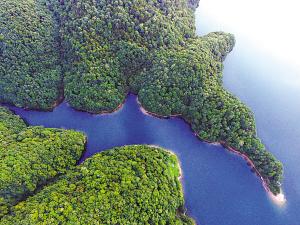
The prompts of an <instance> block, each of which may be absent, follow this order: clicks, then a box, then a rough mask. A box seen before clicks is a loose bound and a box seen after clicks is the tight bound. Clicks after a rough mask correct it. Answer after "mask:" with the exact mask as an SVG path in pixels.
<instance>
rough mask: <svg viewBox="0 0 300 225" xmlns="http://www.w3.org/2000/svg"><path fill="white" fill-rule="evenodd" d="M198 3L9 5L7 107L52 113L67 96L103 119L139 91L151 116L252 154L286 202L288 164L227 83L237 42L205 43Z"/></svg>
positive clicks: (0, 60)
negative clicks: (199, 32)
mask: <svg viewBox="0 0 300 225" xmlns="http://www.w3.org/2000/svg"><path fill="white" fill-rule="evenodd" d="M198 2H199V1H194V0H189V1H186V0H158V1H154V0H150V1H148V0H147V1H146V0H131V1H127V0H110V1H105V0H99V1H85V0H76V1H66V0H59V1H57V0H55V1H54V0H30V1H29V0H25V1H22V2H21V1H17V0H6V1H1V2H0V18H1V21H2V22H1V23H0V31H1V33H0V76H1V79H0V101H1V102H5V103H11V104H14V105H16V106H20V107H25V108H29V109H39V110H51V109H52V108H53V107H54V106H55V105H56V103H57V102H58V100H61V99H63V98H65V99H66V100H67V101H68V103H69V104H70V105H71V106H72V107H74V108H76V109H78V110H83V111H89V112H94V113H101V112H111V111H113V110H115V109H116V108H117V107H118V106H119V105H120V104H121V103H122V102H123V101H124V99H125V97H126V95H127V94H128V92H133V93H135V94H137V95H138V97H139V100H140V102H141V104H142V106H143V107H144V108H145V109H146V110H147V111H149V112H152V113H155V114H157V115H160V116H169V115H173V114H176V115H181V117H182V118H184V119H185V120H186V121H187V122H188V123H189V124H190V125H191V127H192V129H193V130H194V132H196V133H197V135H198V136H199V137H200V138H201V139H203V140H207V141H210V142H219V143H222V142H223V143H226V145H227V146H228V147H229V148H232V149H235V150H237V151H238V152H240V153H241V154H243V155H245V156H247V157H248V158H249V159H250V160H251V162H253V165H254V166H255V168H256V170H257V171H258V172H259V174H260V175H261V177H262V178H263V180H264V182H265V184H266V186H267V187H268V189H269V190H270V191H271V192H272V193H273V194H274V195H277V194H279V193H280V182H281V179H282V174H283V166H282V164H281V163H280V162H279V161H278V160H277V159H275V157H274V156H273V155H272V154H271V153H270V152H268V151H267V150H266V148H265V146H264V145H263V144H262V142H261V140H260V139H259V138H258V136H257V132H256V128H255V120H254V115H253V113H252V112H251V111H250V109H249V108H248V107H247V106H246V105H245V104H243V103H242V102H241V101H240V100H238V99H237V98H236V97H235V96H233V95H232V94H230V93H229V92H228V91H226V90H225V89H224V88H223V86H222V69H223V64H222V62H223V61H224V60H225V57H226V55H227V54H228V53H229V52H230V51H231V50H232V49H233V47H234V44H235V39H234V37H233V35H231V34H228V33H224V32H214V33H210V34H208V35H206V36H203V37H197V36H196V33H195V18H194V10H195V7H196V6H197V5H198ZM5 119H6V118H5ZM50 132H54V133H56V131H50ZM60 132H62V131H60ZM5 148H6V147H5ZM53 148H55V145H53ZM15 154H16V153H15ZM12 157H14V156H12ZM37 180H38V179H37ZM1 201H3V200H1ZM4 201H8V202H10V200H6V199H5V198H4Z"/></svg>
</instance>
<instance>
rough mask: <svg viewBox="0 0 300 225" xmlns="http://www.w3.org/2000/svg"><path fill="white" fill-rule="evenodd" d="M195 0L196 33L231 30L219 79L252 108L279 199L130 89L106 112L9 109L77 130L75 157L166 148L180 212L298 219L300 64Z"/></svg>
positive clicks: (226, 223)
mask: <svg viewBox="0 0 300 225" xmlns="http://www.w3.org/2000/svg"><path fill="white" fill-rule="evenodd" d="M215 1H216V2H217V0H215ZM201 4H206V3H205V1H203V3H202V2H200V8H199V9H198V11H197V20H196V21H197V23H196V24H197V30H198V34H200V35H203V34H206V33H208V32H210V31H216V30H224V31H229V32H232V33H234V34H235V36H236V40H237V43H236V46H235V48H234V50H233V52H232V53H231V54H229V56H228V57H227V59H226V61H225V67H224V85H225V87H226V88H227V89H229V90H230V91H231V92H232V93H234V94H235V95H237V96H238V97H239V98H240V99H241V100H242V101H243V102H245V103H246V104H247V105H248V106H249V107H250V108H251V110H253V112H254V114H255V118H256V122H257V130H258V134H259V136H260V138H261V139H262V141H263V143H264V144H265V145H266V147H267V148H268V149H269V150H270V151H271V152H272V153H273V154H274V155H275V156H276V157H277V158H278V159H279V160H280V161H282V162H283V164H284V180H283V187H282V188H283V191H284V194H285V196H286V199H287V202H286V204H285V205H283V206H279V205H276V204H274V202H273V201H272V200H271V199H270V198H269V196H268V194H267V193H266V192H265V190H264V188H263V186H262V184H261V182H260V180H259V178H258V177H257V176H256V175H255V174H253V173H252V172H251V171H250V168H249V167H248V166H247V164H246V162H245V161H244V160H243V159H242V158H240V157H239V156H236V155H234V154H232V153H230V152H229V151H227V150H225V149H224V148H222V147H220V146H214V145H210V144H206V143H203V142H201V141H199V140H198V139H197V138H196V137H195V136H194V135H193V132H192V131H191V129H190V127H189V126H188V125H187V124H186V123H185V122H184V121H183V120H181V119H179V118H172V119H159V118H155V117H151V116H148V115H145V114H143V113H142V112H141V110H140V109H139V105H138V104H137V102H136V96H134V95H129V96H128V98H127V100H126V102H125V104H124V106H123V107H122V108H121V109H120V110H119V111H117V112H115V113H112V114H106V115H92V114H89V113H84V112H78V111H75V110H73V109H72V108H70V107H69V106H68V105H67V103H66V102H64V103H62V104H61V105H59V106H58V107H57V108H55V109H54V111H53V112H37V111H25V110H23V109H20V108H16V107H11V109H13V110H14V111H15V112H16V113H17V114H19V115H20V116H21V117H22V118H24V119H25V120H26V121H27V122H28V123H29V124H30V125H43V126H45V127H53V128H54V127H55V128H66V129H75V130H78V131H82V132H84V133H85V134H86V135H87V137H88V144H87V151H86V152H85V154H84V156H83V157H82V159H81V160H84V159H85V158H87V157H90V156H91V155H93V154H95V153H97V152H100V151H103V150H106V149H109V148H112V147H115V146H122V145H130V144H151V145H159V146H161V147H164V148H167V149H171V150H172V151H174V152H175V153H176V154H177V155H178V157H179V159H180V161H181V166H182V170H183V186H184V192H185V200H186V207H187V209H188V213H189V214H190V215H191V216H192V217H193V218H195V219H196V221H197V223H198V224H200V225H300V179H299V177H300V101H299V99H300V82H299V81H300V79H299V77H300V76H299V74H300V73H299V71H300V70H297V69H295V68H292V66H290V65H287V64H284V63H282V62H280V61H277V60H276V59H274V58H273V57H272V55H270V54H267V53H266V52H262V51H261V50H260V47H259V46H256V45H255V44H253V42H248V41H247V40H246V39H245V38H244V36H243V35H242V34H240V33H239V31H238V30H235V29H232V30H230V29H228V30H227V27H226V26H225V25H224V26H223V25H222V23H217V22H215V21H214V20H209V18H208V17H207V15H206V14H205V12H202V11H201ZM228 4H229V3H228ZM228 13H229V12H228ZM224 21H225V20H224ZM253 35H255V34H253ZM256 35H257V34H256ZM248 38H249V37H248ZM250 39H251V37H250Z"/></svg>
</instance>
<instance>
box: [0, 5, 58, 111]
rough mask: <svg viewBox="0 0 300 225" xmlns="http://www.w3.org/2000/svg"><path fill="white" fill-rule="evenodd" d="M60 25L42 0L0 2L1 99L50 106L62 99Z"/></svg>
mask: <svg viewBox="0 0 300 225" xmlns="http://www.w3.org/2000/svg"><path fill="white" fill-rule="evenodd" d="M57 29H58V27H57V25H56V23H54V21H53V16H52V14H51V13H50V11H49V10H48V7H47V6H46V5H45V1H43V0H34V1H29V0H26V1H22V0H5V1H0V78H1V79H0V100H1V101H2V102H9V103H13V104H14V105H17V106H23V107H28V108H38V109H50V108H51V107H52V106H53V104H54V102H55V101H56V100H57V99H58V98H59V95H60V86H61V80H62V77H61V66H60V63H59V55H60V52H59V42H58V41H57V38H58V37H57Z"/></svg>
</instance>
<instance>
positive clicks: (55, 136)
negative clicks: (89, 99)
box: [0, 108, 194, 225]
mask: <svg viewBox="0 0 300 225" xmlns="http://www.w3.org/2000/svg"><path fill="white" fill-rule="evenodd" d="M0 110H1V111H0V117H1V120H0V128H1V129H0V131H1V132H0V134H1V138H0V145H1V149H5V150H6V151H1V152H0V156H1V162H0V168H1V173H0V218H1V217H2V218H1V220H0V224H3V225H4V224H5V225H8V224H24V225H25V224H45V223H47V224H49V223H50V224H60V223H61V224H65V223H71V224H83V223H84V224H186V225H188V224H189V225H192V224H194V221H193V220H192V219H191V218H189V217H188V216H186V215H185V211H186V210H185V208H184V198H183V190H182V186H181V183H180V179H179V178H180V176H181V172H180V171H181V170H180V166H179V161H178V159H177V157H176V155H175V154H173V153H172V152H170V151H166V150H164V149H161V148H159V147H151V146H144V145H135V146H124V147H119V148H114V149H111V150H108V151H104V152H101V153H98V154H96V155H94V156H92V157H91V158H89V159H87V160H86V161H85V162H83V163H82V164H80V165H77V166H76V162H77V161H78V160H79V158H80V155H81V154H82V152H83V151H84V145H85V137H84V135H83V134H81V133H79V132H75V131H64V130H59V129H46V128H42V127H27V126H26V125H25V124H24V122H23V121H22V120H21V119H20V118H19V117H18V116H16V115H13V114H12V113H11V112H9V111H8V110H6V109H4V108H0Z"/></svg>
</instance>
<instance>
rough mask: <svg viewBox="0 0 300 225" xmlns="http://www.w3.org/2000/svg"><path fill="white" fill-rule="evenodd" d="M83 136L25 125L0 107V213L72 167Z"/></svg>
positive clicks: (81, 147)
mask: <svg viewBox="0 0 300 225" xmlns="http://www.w3.org/2000/svg"><path fill="white" fill-rule="evenodd" d="M84 143H85V137H84V135H83V134H81V133H78V132H75V131H66V130H59V129H45V128H42V127H27V126H26V125H25V123H24V122H23V120H21V119H20V118H19V117H18V116H16V115H13V114H12V113H11V112H10V111H8V110H6V109H5V108H2V107H1V108H0V158H1V161H0V171H1V172H0V217H1V216H3V215H4V214H6V213H7V212H8V211H9V208H10V206H11V205H14V204H16V203H17V202H18V201H20V200H22V199H23V198H24V197H26V196H27V195H30V194H32V193H33V192H34V191H35V190H36V189H37V188H38V187H39V186H40V185H42V184H44V183H46V182H47V181H49V180H50V179H51V178H54V177H55V176H57V175H60V174H63V173H65V172H66V171H67V170H69V169H71V168H73V167H74V166H75V165H76V162H77V161H78V160H79V158H80V156H81V154H82V152H83V150H84Z"/></svg>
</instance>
